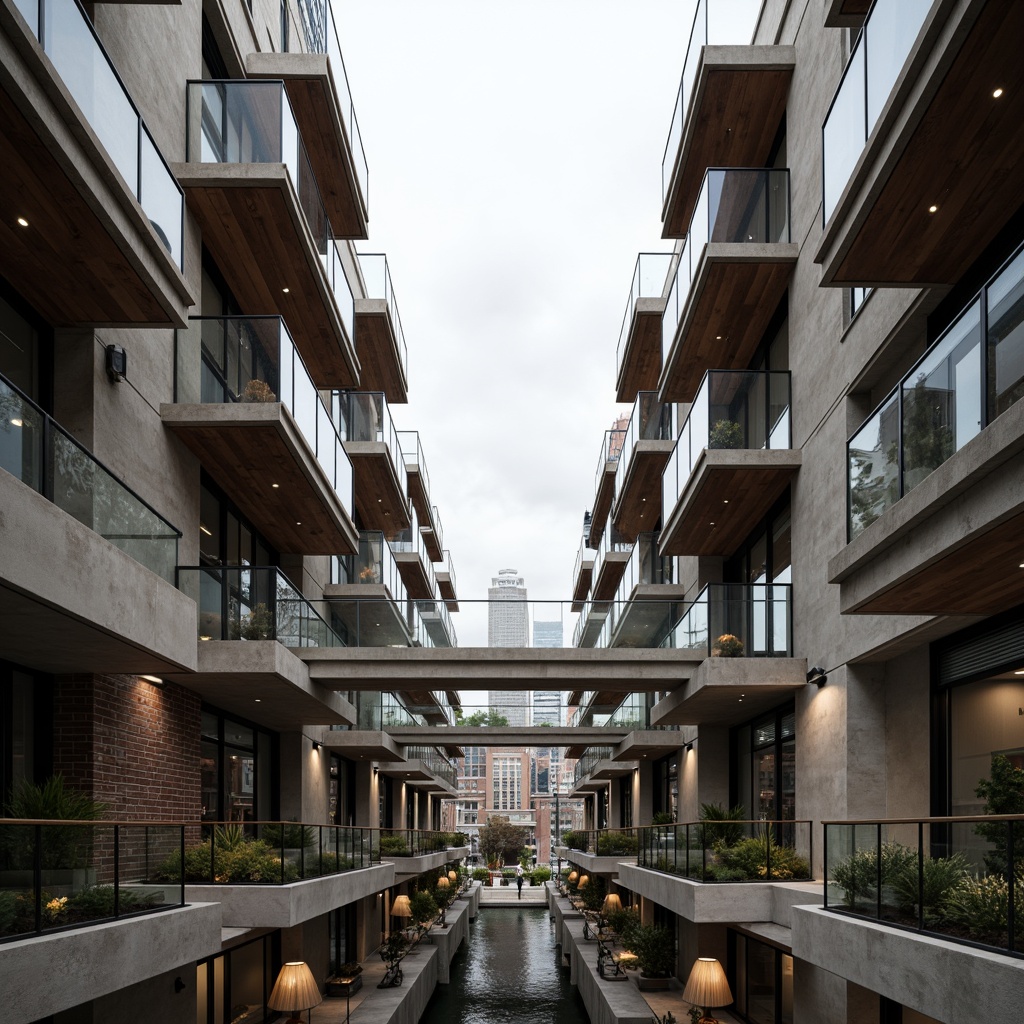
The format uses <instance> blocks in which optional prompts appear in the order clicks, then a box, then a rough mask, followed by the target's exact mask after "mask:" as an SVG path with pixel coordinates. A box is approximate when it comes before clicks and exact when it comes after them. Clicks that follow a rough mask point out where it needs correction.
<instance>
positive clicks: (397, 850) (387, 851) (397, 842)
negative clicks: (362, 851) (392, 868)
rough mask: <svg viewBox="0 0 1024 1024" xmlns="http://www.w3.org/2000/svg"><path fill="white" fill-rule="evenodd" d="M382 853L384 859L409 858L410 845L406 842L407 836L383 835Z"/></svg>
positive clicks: (381, 842) (381, 841) (381, 840)
mask: <svg viewBox="0 0 1024 1024" xmlns="http://www.w3.org/2000/svg"><path fill="white" fill-rule="evenodd" d="M380 853H381V856H382V857H408V856H409V845H408V843H406V841H405V836H401V835H398V836H389V835H382V836H381V837H380Z"/></svg>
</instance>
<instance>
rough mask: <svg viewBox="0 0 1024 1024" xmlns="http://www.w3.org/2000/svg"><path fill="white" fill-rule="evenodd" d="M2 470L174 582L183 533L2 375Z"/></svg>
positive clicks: (0, 397) (151, 569) (0, 403)
mask: <svg viewBox="0 0 1024 1024" xmlns="http://www.w3.org/2000/svg"><path fill="white" fill-rule="evenodd" d="M0 468H3V469H5V470H7V472H8V473H10V474H11V475H12V476H15V477H17V478H18V479H19V480H20V481H21V482H22V483H23V484H26V485H27V486H29V487H31V488H32V489H33V490H34V491H37V492H38V493H39V494H41V495H42V496H43V497H44V498H46V499H47V501H50V502H52V503H53V504H54V505H56V506H57V508H59V509H60V510H61V511H63V512H66V513H67V514H68V515H70V516H72V517H73V518H74V519H77V520H78V522H80V523H81V524H82V525H83V526H87V527H88V528H89V529H90V530H92V531H93V532H95V533H97V534H99V536H101V537H102V538H103V539H104V540H107V541H109V542H110V543H111V544H113V545H114V546H115V547H117V548H120V549H121V550H122V551H123V552H124V553H125V554H127V555H130V556H131V557H132V558H134V559H135V561H137V562H138V563H139V564H140V565H143V566H145V567H146V568H147V569H149V570H150V571H151V572H155V573H156V574H157V575H158V576H161V577H162V578H163V579H165V580H166V581H167V582H168V583H173V582H174V571H175V565H176V564H177V561H178V538H179V537H180V536H181V532H180V531H179V530H177V529H175V527H173V526H172V525H171V524H170V523H169V522H168V521H167V520H166V519H164V517H163V516H162V515H160V513H159V512H157V511H156V509H154V508H153V506H152V505H150V504H149V503H148V502H146V501H144V500H143V499H142V498H140V497H139V496H138V495H137V494H136V493H135V492H134V491H133V490H132V489H131V488H130V487H128V486H126V485H125V484H124V483H122V482H121V481H120V480H119V479H118V478H117V477H116V476H114V474H113V473H112V472H111V471H110V470H109V469H107V467H106V466H104V465H103V463H102V462H100V461H99V459H97V458H96V456H95V455H93V454H92V453H91V452H90V451H88V449H86V448H85V447H84V446H83V445H82V444H80V443H79V442H78V441H76V440H75V439H74V438H73V437H72V436H71V435H70V434H69V433H68V432H67V431H66V430H64V428H63V427H61V426H60V424H58V423H57V421H56V420H54V419H53V418H52V417H51V416H49V415H47V414H46V413H45V412H43V410H42V409H41V408H40V407H39V406H38V405H36V403H35V402H33V401H32V399H30V398H29V397H28V396H27V395H25V394H23V393H22V392H21V391H19V390H18V388H16V387H15V386H14V385H13V384H12V383H11V382H10V381H8V380H7V378H6V377H4V376H3V375H2V374H0Z"/></svg>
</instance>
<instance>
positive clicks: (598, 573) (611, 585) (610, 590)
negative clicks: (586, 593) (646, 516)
mask: <svg viewBox="0 0 1024 1024" xmlns="http://www.w3.org/2000/svg"><path fill="white" fill-rule="evenodd" d="M632 550H633V541H632V540H630V539H629V538H628V537H624V536H623V535H622V534H621V533H620V532H619V530H618V528H617V527H615V526H614V525H613V524H612V522H611V521H610V520H609V522H608V523H607V525H606V526H605V529H604V530H603V531H602V533H601V543H600V545H598V549H597V554H596V555H595V556H594V569H593V578H592V582H591V585H590V597H591V600H592V601H597V602H602V601H610V600H611V599H612V598H613V597H614V596H615V591H616V589H617V588H618V586H619V580H621V579H622V573H623V572H624V571H625V568H626V563H627V562H628V561H629V555H630V552H631V551H632Z"/></svg>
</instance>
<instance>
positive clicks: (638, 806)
mask: <svg viewBox="0 0 1024 1024" xmlns="http://www.w3.org/2000/svg"><path fill="white" fill-rule="evenodd" d="M653 806H654V765H653V763H652V762H651V761H648V760H643V761H641V762H640V766H639V767H638V768H637V773H636V785H634V787H633V821H634V822H636V824H637V825H650V823H651V817H652V816H653V814H654V811H653V809H652V808H653Z"/></svg>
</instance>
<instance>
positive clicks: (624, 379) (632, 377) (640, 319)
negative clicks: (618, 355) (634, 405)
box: [616, 307, 664, 402]
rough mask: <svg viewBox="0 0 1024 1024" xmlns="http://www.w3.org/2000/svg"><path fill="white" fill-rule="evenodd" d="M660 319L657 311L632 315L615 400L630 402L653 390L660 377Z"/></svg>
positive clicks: (656, 386) (638, 311)
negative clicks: (639, 395)
mask: <svg viewBox="0 0 1024 1024" xmlns="http://www.w3.org/2000/svg"><path fill="white" fill-rule="evenodd" d="M663 308H664V307H663ZM661 317H662V314H661V313H660V312H658V313H647V312H641V311H640V310H637V311H636V312H635V313H634V314H633V324H632V328H631V329H630V332H629V340H628V341H627V343H626V352H625V354H624V356H623V360H622V364H623V365H622V372H621V373H620V374H619V380H618V392H617V394H616V401H619V402H633V401H636V396H637V394H638V393H639V392H640V391H656V390H657V388H658V380H659V378H660V377H661Z"/></svg>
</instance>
